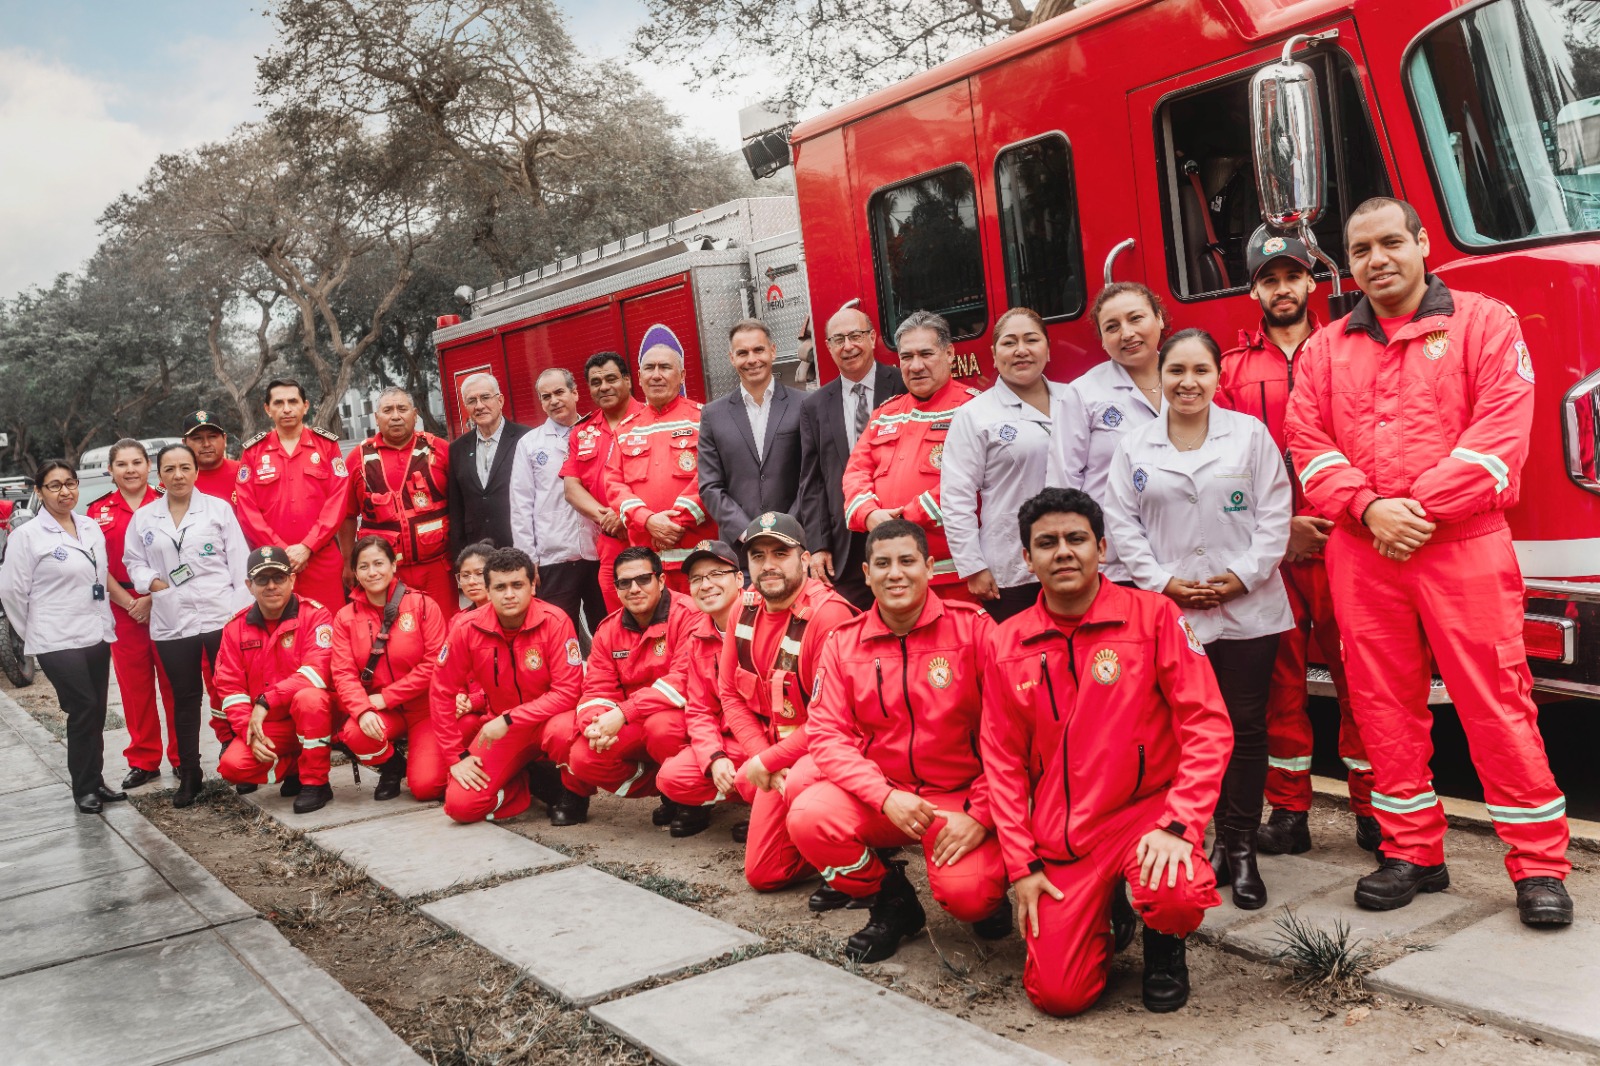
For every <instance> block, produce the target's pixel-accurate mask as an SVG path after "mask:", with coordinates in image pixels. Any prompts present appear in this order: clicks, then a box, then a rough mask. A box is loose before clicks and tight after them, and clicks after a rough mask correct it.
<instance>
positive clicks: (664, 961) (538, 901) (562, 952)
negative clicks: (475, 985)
mask: <svg viewBox="0 0 1600 1066" xmlns="http://www.w3.org/2000/svg"><path fill="white" fill-rule="evenodd" d="M422 912H423V913H424V914H426V915H427V916H428V917H430V918H432V919H433V920H434V921H436V922H438V923H439V924H441V925H444V926H448V927H449V928H451V929H455V930H456V931H458V932H460V933H461V934H462V935H463V936H467V937H470V938H471V939H473V940H475V941H477V942H478V943H479V944H481V945H482V946H483V947H485V948H487V949H489V950H490V951H492V952H493V953H494V954H495V955H497V956H499V957H500V958H502V959H504V960H505V961H506V962H508V963H510V964H511V965H513V966H516V967H517V968H519V969H522V970H525V971H527V972H528V974H529V976H531V977H532V978H533V979H534V980H535V981H537V982H538V983H539V985H540V986H541V987H543V988H545V989H546V990H548V991H550V992H552V993H554V994H555V995H557V996H560V997H561V998H562V999H565V1000H568V1001H569V1002H572V1003H574V1004H576V1005H578V1006H580V1007H581V1006H585V1005H587V1004H590V1003H593V1002H595V1001H596V1000H598V999H601V998H603V997H605V996H608V995H611V994H612V993H614V992H620V991H622V990H623V989H626V988H631V987H632V986H634V985H636V984H638V983H640V982H641V981H645V980H648V979H650V978H652V977H661V976H664V975H666V974H670V973H676V972H677V971H679V970H682V969H685V968H687V967H690V966H696V965H698V964H700V963H703V962H707V961H709V960H711V959H715V958H717V957H718V956H719V955H724V954H726V953H727V952H730V951H733V950H735V949H737V948H741V947H747V946H749V945H752V944H759V943H760V942H761V938H760V937H758V936H756V935H755V934H753V933H748V932H746V931H744V930H743V929H740V928H737V927H736V926H732V925H729V924H727V923H726V922H722V921H718V920H717V919H715V918H712V917H710V916H708V915H705V914H701V913H700V912H699V911H695V910H691V909H690V908H688V907H685V906H683V905H681V904H678V903H674V902H672V901H671V900H669V899H665V898H663V897H661V896H658V895H656V894H655V893H654V892H650V891H647V890H645V889H642V888H639V887H638V886H636V885H630V884H628V883H627V882H626V881H620V880H618V879H617V878H615V877H611V876H609V875H607V874H603V873H601V872H600V871H598V870H595V869H591V868H590V867H587V866H574V867H571V868H569V869H566V870H557V871H555V872H554V873H548V874H544V875H542V876H539V877H530V878H527V879H525V880H521V881H511V882H509V883H507V884H503V885H498V886H496V887H494V888H486V889H481V890H479V891H477V892H465V893H462V894H461V895H459V896H452V897H450V898H449V899H445V900H440V901H439V902H437V903H430V904H428V905H427V906H425V907H423V908H422Z"/></svg>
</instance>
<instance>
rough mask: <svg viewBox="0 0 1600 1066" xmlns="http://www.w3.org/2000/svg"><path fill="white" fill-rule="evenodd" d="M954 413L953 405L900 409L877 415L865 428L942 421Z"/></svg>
mask: <svg viewBox="0 0 1600 1066" xmlns="http://www.w3.org/2000/svg"><path fill="white" fill-rule="evenodd" d="M955 413H956V408H954V407H951V408H949V409H948V410H944V411H917V410H911V411H902V412H901V413H900V414H897V415H879V416H878V417H876V418H874V419H873V420H872V422H871V424H870V425H869V426H868V427H867V428H868V429H870V428H872V426H897V425H900V424H901V423H902V422H944V421H946V420H948V419H949V418H950V416H951V415H953V414H955ZM863 432H865V430H863Z"/></svg>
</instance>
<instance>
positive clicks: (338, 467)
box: [333, 457, 350, 477]
mask: <svg viewBox="0 0 1600 1066" xmlns="http://www.w3.org/2000/svg"><path fill="white" fill-rule="evenodd" d="M333 472H334V473H335V474H337V475H339V476H340V477H349V476H350V471H348V470H346V469H345V466H344V460H343V459H340V458H338V457H335V458H334V460H333Z"/></svg>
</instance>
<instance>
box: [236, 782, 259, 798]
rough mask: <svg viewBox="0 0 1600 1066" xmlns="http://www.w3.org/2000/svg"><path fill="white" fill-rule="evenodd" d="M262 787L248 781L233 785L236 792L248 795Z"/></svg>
mask: <svg viewBox="0 0 1600 1066" xmlns="http://www.w3.org/2000/svg"><path fill="white" fill-rule="evenodd" d="M260 787H261V786H260V785H254V784H251V783H250V782H248V781H246V782H244V783H243V784H239V785H234V786H233V790H234V791H235V792H237V793H238V794H239V795H241V796H248V795H250V793H252V792H254V791H255V790H256V789H258V788H260Z"/></svg>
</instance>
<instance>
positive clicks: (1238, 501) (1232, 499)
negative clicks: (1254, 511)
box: [1223, 490, 1250, 511]
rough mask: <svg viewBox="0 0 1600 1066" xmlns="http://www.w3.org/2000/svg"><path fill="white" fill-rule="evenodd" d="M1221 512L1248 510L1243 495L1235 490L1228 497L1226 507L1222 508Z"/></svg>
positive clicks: (1248, 507) (1248, 506)
mask: <svg viewBox="0 0 1600 1066" xmlns="http://www.w3.org/2000/svg"><path fill="white" fill-rule="evenodd" d="M1223 510H1224V511H1248V510H1250V505H1249V504H1247V503H1245V502H1244V493H1242V492H1239V491H1238V490H1235V491H1234V492H1233V493H1232V494H1231V495H1230V496H1229V497H1228V506H1226V507H1224V508H1223Z"/></svg>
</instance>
